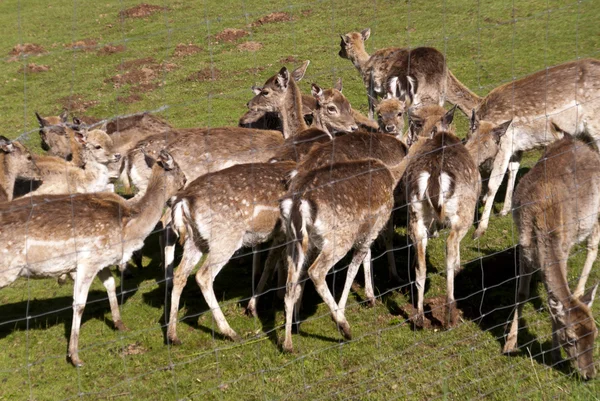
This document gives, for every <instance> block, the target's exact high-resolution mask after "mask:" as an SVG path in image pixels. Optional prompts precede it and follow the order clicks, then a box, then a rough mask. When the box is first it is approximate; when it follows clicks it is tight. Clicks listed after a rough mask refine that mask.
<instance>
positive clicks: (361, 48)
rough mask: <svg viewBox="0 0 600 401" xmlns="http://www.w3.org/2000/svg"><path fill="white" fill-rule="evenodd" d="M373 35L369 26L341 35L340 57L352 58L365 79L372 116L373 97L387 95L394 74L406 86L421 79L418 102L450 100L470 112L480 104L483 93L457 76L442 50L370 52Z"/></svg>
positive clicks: (416, 90) (416, 49)
mask: <svg viewBox="0 0 600 401" xmlns="http://www.w3.org/2000/svg"><path fill="white" fill-rule="evenodd" d="M370 35H371V30H370V29H369V28H367V29H363V30H362V31H361V32H349V33H347V34H344V35H341V38H342V40H341V42H340V51H339V56H340V57H342V58H346V59H348V60H350V61H351V62H352V64H354V66H355V67H356V69H357V70H358V72H359V73H360V75H361V77H362V79H363V83H364V85H365V88H366V89H367V95H368V100H369V117H370V118H372V117H373V112H374V109H375V108H374V104H373V99H374V98H376V97H377V96H379V97H383V96H384V95H385V90H386V83H387V82H388V80H389V79H390V78H392V77H399V79H400V83H401V85H402V87H406V84H407V79H408V77H412V78H413V79H414V80H415V81H416V82H418V86H417V87H416V88H415V98H414V103H415V104H416V105H420V104H428V103H434V104H438V105H440V106H442V105H443V104H444V101H445V100H448V101H449V102H450V103H453V104H456V105H458V107H459V108H460V109H461V110H462V111H463V112H464V113H465V114H468V113H469V112H470V111H471V109H472V108H473V107H475V106H476V105H477V104H478V103H479V100H480V98H479V96H477V95H476V94H474V93H473V92H471V91H470V90H469V89H468V88H467V87H466V86H464V85H463V84H462V83H461V82H460V81H459V80H458V79H456V77H455V76H454V75H453V74H452V72H451V71H450V70H449V69H448V68H447V66H446V60H445V58H444V55H443V54H442V53H440V52H439V51H438V50H436V49H434V48H431V47H417V48H415V49H406V48H397V47H389V48H385V49H380V50H377V51H376V52H375V53H373V54H372V55H369V54H368V53H367V52H366V50H365V41H366V40H367V39H369V37H370Z"/></svg>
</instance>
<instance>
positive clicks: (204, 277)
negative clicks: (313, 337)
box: [165, 69, 353, 344]
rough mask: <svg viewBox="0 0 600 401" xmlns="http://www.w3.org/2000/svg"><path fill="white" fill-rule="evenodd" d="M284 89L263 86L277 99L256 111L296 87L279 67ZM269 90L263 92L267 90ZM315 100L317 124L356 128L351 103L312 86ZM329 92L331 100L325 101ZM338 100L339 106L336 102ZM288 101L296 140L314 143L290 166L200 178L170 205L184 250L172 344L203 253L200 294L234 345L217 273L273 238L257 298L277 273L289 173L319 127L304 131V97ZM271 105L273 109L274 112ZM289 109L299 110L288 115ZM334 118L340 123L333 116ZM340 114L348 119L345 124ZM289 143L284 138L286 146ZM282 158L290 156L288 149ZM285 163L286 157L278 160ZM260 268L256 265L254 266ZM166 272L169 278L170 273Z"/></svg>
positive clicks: (252, 167)
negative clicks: (246, 249) (186, 292)
mask: <svg viewBox="0 0 600 401" xmlns="http://www.w3.org/2000/svg"><path fill="white" fill-rule="evenodd" d="M279 75H281V77H282V79H281V80H280V81H278V84H277V85H280V86H281V88H279V91H276V90H275V88H271V87H270V86H268V85H265V88H267V89H266V90H271V89H273V93H272V94H271V95H270V96H268V97H265V96H263V95H260V94H259V95H258V96H260V97H258V98H255V99H253V100H252V101H251V102H250V105H251V107H264V108H266V107H268V106H267V103H268V102H275V103H276V104H278V105H279V106H281V105H283V103H279V101H278V100H277V98H278V97H285V96H284V94H283V93H284V92H286V91H288V90H291V91H293V92H295V93H296V95H298V94H299V92H297V91H296V90H295V89H292V88H294V87H295V85H296V84H295V83H294V80H290V79H289V78H290V77H289V74H288V73H287V70H285V69H282V70H281V71H280V72H279V74H278V76H279ZM264 90H265V89H264V88H263V91H264ZM312 93H313V95H314V96H315V98H316V99H317V104H318V105H317V108H316V113H315V125H316V126H317V127H320V126H322V125H321V124H323V125H326V126H329V127H330V128H332V127H335V128H336V129H339V128H352V124H353V121H352V120H351V116H352V114H351V112H350V107H349V103H348V101H347V99H346V98H345V97H344V96H343V95H342V94H341V93H339V92H337V91H336V90H328V91H323V90H322V89H321V88H320V87H318V86H317V85H314V84H313V90H312ZM326 93H327V94H328V95H326ZM265 98H267V99H265ZM332 98H335V99H334V100H331V99H332ZM285 101H289V102H292V104H291V106H292V107H285V108H284V109H285V110H284V111H283V112H282V115H283V116H284V120H287V121H289V119H293V118H296V119H297V121H294V122H290V123H291V125H294V126H297V127H299V128H298V129H300V130H301V131H300V132H298V133H296V134H295V135H294V136H293V137H292V138H299V137H300V138H302V137H304V135H305V134H308V137H309V139H310V140H309V141H304V142H302V143H298V144H296V145H295V146H294V152H293V155H292V156H290V158H289V159H288V160H284V161H280V162H272V163H250V164H238V165H236V166H232V167H229V168H226V169H223V170H220V171H217V172H214V173H210V174H206V175H203V176H200V177H199V178H197V179H195V180H194V181H193V182H192V183H190V184H189V185H188V186H187V187H186V188H185V189H184V190H183V191H181V192H180V193H179V194H177V195H176V196H175V197H174V198H173V200H172V213H171V218H170V221H171V224H172V226H173V229H174V231H175V233H176V235H177V236H178V237H179V238H180V241H181V242H182V244H183V246H184V253H183V258H182V262H181V264H180V265H179V267H178V268H177V270H176V271H175V273H174V278H173V292H172V295H171V312H170V319H169V328H168V331H167V337H168V338H169V340H170V341H171V342H172V343H174V344H179V343H180V340H179V339H178V337H177V331H176V330H177V329H176V327H177V326H176V325H177V312H178V309H179V299H180V296H181V292H182V290H183V287H184V286H185V284H186V282H187V278H188V276H189V275H190V273H191V271H192V269H193V268H194V266H195V265H196V264H197V263H198V261H199V260H200V258H201V257H202V254H203V253H206V252H208V256H207V259H206V260H205V261H204V263H203V265H202V266H201V267H200V270H199V271H198V273H197V274H196V281H197V283H198V285H199V286H200V289H201V290H202V294H203V295H204V298H205V300H206V302H207V304H208V305H209V307H210V309H211V311H212V313H213V316H214V318H215V321H216V322H217V326H218V328H219V330H220V332H221V333H223V334H224V335H225V336H227V337H228V338H230V339H237V338H238V336H237V334H236V332H235V331H234V330H233V329H232V328H231V327H230V326H229V324H228V323H227V320H226V319H225V316H224V315H223V312H222V311H221V309H220V308H219V304H218V302H217V298H216V297H215V294H214V290H213V281H214V279H215V277H216V276H217V274H218V273H219V272H220V270H221V269H222V268H223V267H224V266H225V265H226V264H227V262H228V261H229V260H230V259H231V257H232V256H233V254H234V253H235V252H236V251H237V250H238V249H239V248H241V247H242V246H247V247H248V246H252V247H254V246H257V245H259V244H261V243H264V242H266V241H268V240H271V239H273V244H272V245H271V248H272V250H273V251H272V252H269V257H268V259H267V263H266V265H267V267H266V269H265V271H264V272H263V275H262V277H261V279H260V282H259V283H258V286H257V289H256V291H255V293H256V294H260V293H261V292H262V291H263V289H264V286H265V285H266V282H267V279H268V277H269V276H270V273H271V272H272V270H273V269H274V267H275V262H276V260H277V256H278V254H279V252H278V251H277V249H276V248H277V246H278V245H280V243H281V242H282V241H281V240H282V238H280V237H281V233H280V229H279V225H278V223H279V199H280V198H281V197H282V196H283V195H285V194H286V192H287V183H288V180H289V178H290V174H291V172H292V171H293V170H294V169H295V168H296V162H295V160H297V159H298V158H300V157H301V156H302V154H303V153H305V152H308V151H309V150H310V149H311V148H312V146H314V143H315V142H314V138H315V137H316V136H317V134H318V132H319V129H318V128H316V127H313V128H310V129H307V128H306V126H305V124H304V121H303V118H302V116H301V113H299V111H300V109H301V107H302V106H301V101H300V100H299V96H294V97H292V98H291V100H290V99H287V100H285ZM269 107H270V106H269ZM330 107H336V109H339V110H340V112H339V113H332V112H331V110H330ZM290 110H294V111H295V112H294V113H291V112H290ZM331 115H335V116H336V118H331ZM338 115H342V116H344V119H342V120H340V118H339V117H338ZM339 121H348V123H349V124H350V125H349V126H345V127H340V126H339ZM320 132H321V138H327V140H328V139H329V135H328V133H327V132H326V131H320ZM290 139H291V138H290ZM290 139H288V140H286V142H289V141H290ZM283 150H284V152H283V153H284V154H286V155H289V154H290V153H291V152H289V151H287V150H286V147H284V148H283ZM278 157H281V154H280V155H278V156H276V158H278ZM173 254H174V252H173V250H172V249H169V247H167V249H166V250H165V264H166V266H170V265H171V263H172V260H173ZM254 267H255V268H256V266H254ZM167 274H168V273H167ZM248 312H250V313H252V314H253V315H256V296H254V297H253V298H252V299H251V300H250V303H249V305H248Z"/></svg>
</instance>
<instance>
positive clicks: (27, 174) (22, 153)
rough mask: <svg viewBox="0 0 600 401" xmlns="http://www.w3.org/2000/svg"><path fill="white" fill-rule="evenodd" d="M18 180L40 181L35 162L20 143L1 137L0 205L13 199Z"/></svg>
mask: <svg viewBox="0 0 600 401" xmlns="http://www.w3.org/2000/svg"><path fill="white" fill-rule="evenodd" d="M17 178H24V179H28V180H39V179H40V174H39V170H38V168H37V166H36V164H35V160H34V158H33V156H32V155H31V153H29V151H28V150H27V149H26V148H25V146H23V145H21V143H20V142H18V141H11V140H9V139H8V138H6V137H4V136H0V203H2V202H8V201H11V200H12V199H13V192H14V188H15V180H16V179H17Z"/></svg>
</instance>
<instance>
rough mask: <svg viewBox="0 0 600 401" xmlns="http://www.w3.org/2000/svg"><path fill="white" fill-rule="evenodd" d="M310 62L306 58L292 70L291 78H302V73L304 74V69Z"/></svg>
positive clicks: (298, 79) (297, 79)
mask: <svg viewBox="0 0 600 401" xmlns="http://www.w3.org/2000/svg"><path fill="white" fill-rule="evenodd" d="M309 64H310V60H306V61H305V62H304V63H302V65H301V66H300V67H298V68H296V69H295V70H294V71H292V78H293V79H294V81H296V82H299V81H300V80H301V79H302V78H304V74H306V69H307V68H308V65H309Z"/></svg>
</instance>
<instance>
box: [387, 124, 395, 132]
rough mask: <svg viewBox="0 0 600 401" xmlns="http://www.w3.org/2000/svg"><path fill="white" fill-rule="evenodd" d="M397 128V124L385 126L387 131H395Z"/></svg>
mask: <svg viewBox="0 0 600 401" xmlns="http://www.w3.org/2000/svg"><path fill="white" fill-rule="evenodd" d="M395 129H396V126H395V125H386V126H385V130H386V131H387V132H394V130H395Z"/></svg>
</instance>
